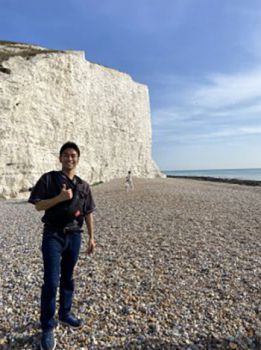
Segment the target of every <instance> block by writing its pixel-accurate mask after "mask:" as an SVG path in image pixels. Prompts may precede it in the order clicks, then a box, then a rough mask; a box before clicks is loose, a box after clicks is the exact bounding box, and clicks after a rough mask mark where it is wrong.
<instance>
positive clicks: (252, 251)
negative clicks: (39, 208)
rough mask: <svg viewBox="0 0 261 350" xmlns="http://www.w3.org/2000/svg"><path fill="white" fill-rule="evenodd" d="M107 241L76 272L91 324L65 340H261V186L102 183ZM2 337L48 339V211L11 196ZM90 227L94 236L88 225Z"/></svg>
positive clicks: (4, 226) (26, 343) (222, 344)
mask: <svg viewBox="0 0 261 350" xmlns="http://www.w3.org/2000/svg"><path fill="white" fill-rule="evenodd" d="M93 192H94V195H95V199H96V202H97V206H98V210H97V212H96V214H95V221H96V239H97V249H96V252H95V254H94V256H92V257H89V256H87V255H86V253H85V250H86V238H85V239H84V242H83V246H82V252H81V257H80V260H79V263H78V265H77V268H76V271H75V279H76V284H77V290H76V295H75V303H74V311H75V313H76V314H78V315H79V316H80V317H82V318H83V319H84V322H85V324H84V326H83V327H82V329H81V330H70V329H68V328H65V327H63V326H61V325H60V326H58V328H57V329H56V338H57V342H58V345H57V348H56V349H58V350H81V349H82V350H83V349H86V350H87V349H89V350H96V349H97V350H100V349H101V350H102V349H104V350H105V349H163V350H164V349H187V350H189V349H190V350H196V349H222V350H224V349H261V297H260V296H261V293H260V289H261V260H260V252H261V239H260V236H261V188H260V187H258V188H256V187H248V186H239V185H231V184H222V183H208V182H199V181H193V180H182V179H155V180H136V181H135V190H134V192H131V193H125V191H124V186H123V183H122V181H120V180H118V181H112V182H110V183H107V184H102V185H99V186H96V187H93ZM0 212H1V220H0V230H1V231H0V232H1V234H0V244H1V245H0V259H1V270H2V271H1V291H0V292H1V294H0V320H1V322H0V331H1V333H0V335H1V338H0V347H1V348H3V349H15V350H19V349H38V343H39V332H40V329H39V294H40V287H41V284H42V262H41V251H40V244H41V223H40V213H38V212H36V211H35V210H34V208H33V206H32V205H30V204H27V203H25V202H23V201H11V200H9V201H0ZM85 236H86V235H85Z"/></svg>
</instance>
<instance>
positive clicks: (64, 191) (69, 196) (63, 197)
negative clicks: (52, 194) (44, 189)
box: [59, 184, 73, 202]
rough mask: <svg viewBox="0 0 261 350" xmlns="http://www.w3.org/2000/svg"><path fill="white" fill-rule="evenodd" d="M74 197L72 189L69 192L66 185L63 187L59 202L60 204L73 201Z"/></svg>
mask: <svg viewBox="0 0 261 350" xmlns="http://www.w3.org/2000/svg"><path fill="white" fill-rule="evenodd" d="M72 197H73V192H72V189H71V188H69V189H68V190H67V189H66V185H65V184H64V185H63V188H62V190H61V192H60V194H59V201H60V202H65V201H68V200H70V199H72Z"/></svg>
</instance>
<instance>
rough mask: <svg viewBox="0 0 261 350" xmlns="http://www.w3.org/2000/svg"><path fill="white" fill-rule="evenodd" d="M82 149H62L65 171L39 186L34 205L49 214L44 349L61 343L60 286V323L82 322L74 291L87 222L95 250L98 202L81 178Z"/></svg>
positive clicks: (43, 299)
mask: <svg viewBox="0 0 261 350" xmlns="http://www.w3.org/2000/svg"><path fill="white" fill-rule="evenodd" d="M79 158H80V150H79V148H78V146H77V145H76V144H75V143H73V142H67V143H65V144H64V145H63V146H62V147H61V149H60V157H59V159H60V162H61V164H62V170H61V171H51V172H48V173H46V174H44V175H43V176H42V177H41V178H40V179H39V180H38V182H37V183H36V185H35V187H34V188H33V191H32V193H31V196H30V198H29V202H30V203H33V204H34V205H35V208H36V209H37V210H38V211H41V210H44V211H45V214H44V216H43V217H42V221H43V223H44V230H43V240H42V255H43V264H44V283H43V286H42V292H41V316H40V322H41V328H42V336H41V349H42V350H53V349H55V346H56V342H55V338H54V333H53V329H54V327H55V326H56V325H57V322H56V321H55V319H54V315H55V300H56V291H57V287H58V285H59V284H60V300H59V301H60V305H59V320H60V322H62V323H63V324H66V325H69V326H70V327H74V328H77V327H80V326H81V324H82V321H81V320H79V319H77V318H76V317H75V316H74V315H73V314H72V313H71V306H72V300H73V292H74V281H73V269H74V266H75V265H76V262H77V259H78V255H79V251H80V245H81V232H82V231H83V230H82V225H83V222H84V221H85V222H86V225H87V230H88V234H89V241H88V248H87V253H88V254H91V253H93V251H94V248H95V241H94V233H93V215H92V212H93V211H94V209H95V203H94V201H93V198H92V193H91V190H90V187H89V185H88V184H87V182H85V181H83V180H82V179H80V178H79V177H78V176H76V174H75V172H76V167H77V165H78V163H79Z"/></svg>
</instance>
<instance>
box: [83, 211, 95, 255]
mask: <svg viewBox="0 0 261 350" xmlns="http://www.w3.org/2000/svg"><path fill="white" fill-rule="evenodd" d="M85 222H86V226H87V231H88V234H89V242H88V248H87V254H92V253H93V252H94V248H95V241H94V225H93V214H92V213H90V214H87V215H86V216H85Z"/></svg>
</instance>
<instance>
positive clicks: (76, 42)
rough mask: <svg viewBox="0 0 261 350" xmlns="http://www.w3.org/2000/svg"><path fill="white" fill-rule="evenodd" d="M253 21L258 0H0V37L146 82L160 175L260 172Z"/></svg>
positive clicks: (260, 98)
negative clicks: (67, 53)
mask: <svg viewBox="0 0 261 350" xmlns="http://www.w3.org/2000/svg"><path fill="white" fill-rule="evenodd" d="M260 18H261V1H260V0H251V1H246V0H132V1H129V0H128V1H127V0H62V1H61V0H56V1H54V0H52V1H51V0H37V1H35V0H23V1H21V0H0V40H10V41H19V42H26V43H33V44H38V45H40V46H43V47H47V48H52V49H63V50H66V49H73V50H83V51H85V52H86V58H87V59H88V60H90V61H92V62H96V63H99V64H102V65H104V66H107V67H111V68H114V69H117V70H120V71H122V72H126V73H128V74H130V75H131V77H132V78H133V79H134V80H135V81H137V82H140V83H143V84H146V85H147V86H148V88H149V92H150V108H151V118H152V133H153V138H152V139H153V141H152V155H153V158H154V160H155V161H156V163H157V164H158V166H159V167H160V169H161V170H183V169H184V170H186V169H220V168H251V167H252V168H258V167H260V168H261V157H260V150H261V40H260V38H261V21H260Z"/></svg>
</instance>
